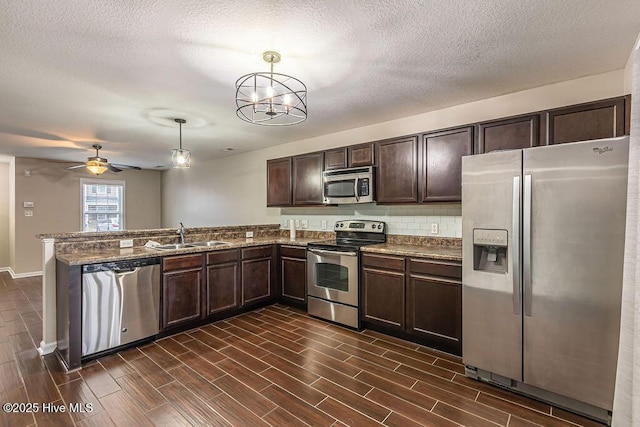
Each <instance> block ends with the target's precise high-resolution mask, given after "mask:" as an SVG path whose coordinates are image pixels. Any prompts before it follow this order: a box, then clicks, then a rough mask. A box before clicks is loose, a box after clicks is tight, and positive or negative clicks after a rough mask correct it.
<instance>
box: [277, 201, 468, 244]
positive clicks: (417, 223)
mask: <svg viewBox="0 0 640 427" xmlns="http://www.w3.org/2000/svg"><path fill="white" fill-rule="evenodd" d="M345 219H369V220H374V221H384V222H386V223H387V233H388V234H401V235H414V236H440V237H462V207H461V205H460V204H447V205H441V204H438V205H419V206H378V205H376V204H373V203H371V204H361V205H342V206H326V207H323V206H321V207H316V208H283V209H281V211H280V227H281V228H283V229H288V228H289V221H291V220H294V221H295V220H299V221H300V227H298V229H300V230H314V231H332V230H333V226H334V224H335V223H336V221H340V220H345ZM304 221H306V224H307V227H306V228H305V227H303V224H304ZM322 221H327V228H326V230H323V228H322ZM432 224H438V226H437V227H438V233H432V232H431V231H432Z"/></svg>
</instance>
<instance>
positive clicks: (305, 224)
mask: <svg viewBox="0 0 640 427" xmlns="http://www.w3.org/2000/svg"><path fill="white" fill-rule="evenodd" d="M300 223H301V225H302V228H308V227H309V221H307V220H306V219H303V220H302V221H301V222H300Z"/></svg>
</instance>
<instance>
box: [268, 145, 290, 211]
mask: <svg viewBox="0 0 640 427" xmlns="http://www.w3.org/2000/svg"><path fill="white" fill-rule="evenodd" d="M267 206H269V207H272V206H291V158H290V157H287V158H285V159H274V160H267Z"/></svg>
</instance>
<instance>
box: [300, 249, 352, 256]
mask: <svg viewBox="0 0 640 427" xmlns="http://www.w3.org/2000/svg"><path fill="white" fill-rule="evenodd" d="M309 252H311V253H314V254H318V255H338V256H340V255H346V256H358V254H357V253H355V252H340V251H326V250H324V249H309Z"/></svg>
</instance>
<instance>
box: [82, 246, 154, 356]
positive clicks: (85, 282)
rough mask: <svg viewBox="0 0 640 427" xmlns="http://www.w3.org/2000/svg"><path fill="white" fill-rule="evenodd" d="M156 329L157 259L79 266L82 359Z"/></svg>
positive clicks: (150, 334)
mask: <svg viewBox="0 0 640 427" xmlns="http://www.w3.org/2000/svg"><path fill="white" fill-rule="evenodd" d="M159 330H160V258H145V259H136V260H126V261H117V262H110V263H104V264H91V265H85V266H83V267H82V356H83V357H84V356H87V355H90V354H94V353H99V352H102V351H105V350H108V349H111V348H114V347H119V346H121V345H124V344H128V343H131V342H134V341H138V340H141V339H144V338H148V337H151V336H153V335H156V334H157V333H158V332H159Z"/></svg>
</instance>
